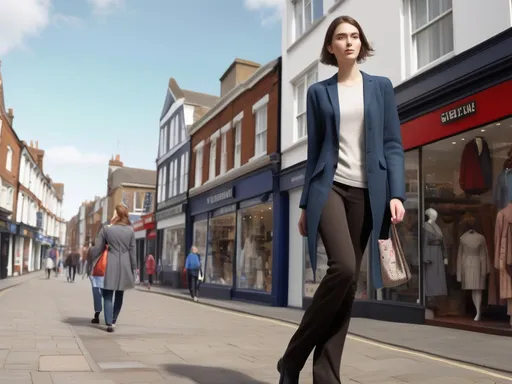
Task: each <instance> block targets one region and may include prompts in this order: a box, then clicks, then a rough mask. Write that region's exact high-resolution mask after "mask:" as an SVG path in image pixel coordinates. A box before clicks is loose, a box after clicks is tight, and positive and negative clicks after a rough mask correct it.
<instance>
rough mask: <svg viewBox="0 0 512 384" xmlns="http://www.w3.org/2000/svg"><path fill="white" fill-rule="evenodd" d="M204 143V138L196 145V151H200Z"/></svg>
mask: <svg viewBox="0 0 512 384" xmlns="http://www.w3.org/2000/svg"><path fill="white" fill-rule="evenodd" d="M204 143H205V141H204V140H201V141H200V142H199V143H197V145H196V146H195V147H194V152H196V151H198V150H200V149H203V147H204Z"/></svg>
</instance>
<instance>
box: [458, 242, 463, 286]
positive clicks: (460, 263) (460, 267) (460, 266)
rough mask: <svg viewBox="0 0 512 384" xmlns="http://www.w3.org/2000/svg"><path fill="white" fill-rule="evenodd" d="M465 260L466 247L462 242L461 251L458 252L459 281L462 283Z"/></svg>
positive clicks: (460, 243)
mask: <svg viewBox="0 0 512 384" xmlns="http://www.w3.org/2000/svg"><path fill="white" fill-rule="evenodd" d="M463 258H464V245H463V244H462V242H459V250H458V252H457V281H458V282H459V283H460V282H461V281H462V262H463V260H462V259H463Z"/></svg>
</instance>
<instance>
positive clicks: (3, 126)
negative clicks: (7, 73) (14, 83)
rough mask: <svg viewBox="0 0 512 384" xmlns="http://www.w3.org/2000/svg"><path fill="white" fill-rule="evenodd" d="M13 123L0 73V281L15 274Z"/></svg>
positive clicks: (16, 145)
mask: <svg viewBox="0 0 512 384" xmlns="http://www.w3.org/2000/svg"><path fill="white" fill-rule="evenodd" d="M0 64H1V62H0ZM13 120H14V113H13V110H12V109H6V108H5V100H4V88H3V81H2V73H1V71H0V279H4V278H6V277H7V276H10V275H11V274H12V270H13V265H14V260H13V256H14V242H15V238H16V234H17V231H18V225H17V223H16V207H17V203H18V193H17V191H18V172H19V167H20V151H21V142H20V140H19V138H18V136H17V135H16V132H15V131H14V129H13Z"/></svg>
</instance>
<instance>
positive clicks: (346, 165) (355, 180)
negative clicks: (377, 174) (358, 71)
mask: <svg viewBox="0 0 512 384" xmlns="http://www.w3.org/2000/svg"><path fill="white" fill-rule="evenodd" d="M338 98H339V104H340V145H339V151H338V167H337V168H336V173H335V174H334V180H335V181H337V182H339V183H341V184H345V185H349V186H352V187H357V188H367V187H368V183H367V180H366V155H365V132H364V99H363V81H362V80H361V81H360V82H358V83H357V84H354V85H352V86H346V85H342V84H340V83H338Z"/></svg>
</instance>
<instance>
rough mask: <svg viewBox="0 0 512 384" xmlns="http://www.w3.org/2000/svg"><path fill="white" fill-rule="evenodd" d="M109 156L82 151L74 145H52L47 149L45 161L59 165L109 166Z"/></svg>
mask: <svg viewBox="0 0 512 384" xmlns="http://www.w3.org/2000/svg"><path fill="white" fill-rule="evenodd" d="M108 160H109V157H108V156H106V155H103V154H100V153H94V152H81V151H80V150H79V149H78V148H77V147H74V146H72V145H67V146H61V147H52V148H49V149H48V150H45V156H44V161H45V163H46V162H48V163H50V164H59V165H77V164H80V165H99V164H104V165H105V166H107V164H108Z"/></svg>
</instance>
